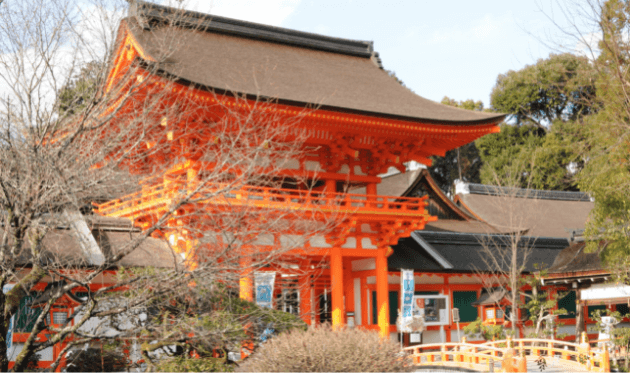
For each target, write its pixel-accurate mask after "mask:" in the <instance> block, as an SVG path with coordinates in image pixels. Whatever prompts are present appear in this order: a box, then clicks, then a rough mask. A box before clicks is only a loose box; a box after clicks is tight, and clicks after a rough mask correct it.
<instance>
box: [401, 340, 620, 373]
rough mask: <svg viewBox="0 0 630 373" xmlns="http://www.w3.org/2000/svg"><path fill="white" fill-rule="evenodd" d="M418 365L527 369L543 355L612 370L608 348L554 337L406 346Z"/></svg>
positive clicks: (568, 364) (574, 366)
mask: <svg viewBox="0 0 630 373" xmlns="http://www.w3.org/2000/svg"><path fill="white" fill-rule="evenodd" d="M404 351H406V352H408V353H409V354H410V355H411V357H412V359H413V363H414V365H416V366H448V367H458V368H468V369H473V370H480V371H489V370H490V371H492V370H496V371H499V370H502V371H505V372H525V371H527V365H526V363H527V361H530V362H531V361H532V360H538V359H540V358H541V357H542V358H544V359H545V361H546V363H547V364H550V363H551V362H553V363H554V364H555V365H561V366H562V367H563V368H566V370H570V371H590V372H609V371H610V355H609V352H608V350H607V349H606V348H599V349H597V348H591V346H590V344H589V343H588V342H586V343H580V344H577V343H570V342H564V341H559V340H553V339H535V338H533V339H532V338H526V339H514V340H513V339H506V340H501V341H491V342H486V343H482V344H470V343H466V342H465V338H464V339H463V342H462V343H436V344H427V345H419V346H413V347H407V348H405V349H404Z"/></svg>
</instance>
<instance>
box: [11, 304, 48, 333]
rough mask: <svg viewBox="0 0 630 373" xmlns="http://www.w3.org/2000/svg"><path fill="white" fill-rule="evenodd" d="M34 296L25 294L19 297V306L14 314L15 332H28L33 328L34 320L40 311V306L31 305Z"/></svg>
mask: <svg viewBox="0 0 630 373" xmlns="http://www.w3.org/2000/svg"><path fill="white" fill-rule="evenodd" d="M36 296H37V295H34V296H27V297H23V298H22V299H20V307H19V309H18V312H17V314H16V322H15V328H14V329H13V330H14V331H15V332H16V333H29V332H30V331H31V330H33V327H34V326H35V321H36V320H37V318H38V317H39V315H40V314H41V313H42V309H41V308H39V307H32V306H31V304H32V302H33V299H35V298H36Z"/></svg>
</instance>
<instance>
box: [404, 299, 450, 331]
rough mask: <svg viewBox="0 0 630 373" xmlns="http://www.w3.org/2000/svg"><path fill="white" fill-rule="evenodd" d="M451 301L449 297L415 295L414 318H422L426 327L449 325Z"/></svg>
mask: <svg viewBox="0 0 630 373" xmlns="http://www.w3.org/2000/svg"><path fill="white" fill-rule="evenodd" d="M450 309H451V307H450V299H449V297H448V296H447V295H414V296H413V316H414V317H416V316H418V317H422V318H423V319H424V325H426V326H432V325H449V324H450V318H449V317H450V316H449V313H450V312H449V310H450Z"/></svg>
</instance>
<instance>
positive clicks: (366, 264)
mask: <svg viewBox="0 0 630 373" xmlns="http://www.w3.org/2000/svg"><path fill="white" fill-rule="evenodd" d="M371 269H376V260H375V259H374V258H367V259H358V260H353V261H352V271H354V272H356V271H368V270H371Z"/></svg>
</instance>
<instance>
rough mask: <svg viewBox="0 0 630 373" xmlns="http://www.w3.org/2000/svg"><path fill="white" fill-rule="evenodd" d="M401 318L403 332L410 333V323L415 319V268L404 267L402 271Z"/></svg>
mask: <svg viewBox="0 0 630 373" xmlns="http://www.w3.org/2000/svg"><path fill="white" fill-rule="evenodd" d="M400 272H401V276H400V277H401V282H400V286H401V289H400V290H401V291H400V294H401V302H400V304H401V305H402V307H401V313H402V314H401V318H400V327H401V330H400V331H401V332H403V333H410V332H411V330H410V328H409V326H408V325H409V323H411V321H412V319H413V313H412V310H413V292H414V290H415V286H414V283H413V269H402V270H401V271H400Z"/></svg>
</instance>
